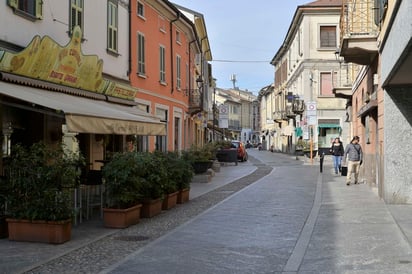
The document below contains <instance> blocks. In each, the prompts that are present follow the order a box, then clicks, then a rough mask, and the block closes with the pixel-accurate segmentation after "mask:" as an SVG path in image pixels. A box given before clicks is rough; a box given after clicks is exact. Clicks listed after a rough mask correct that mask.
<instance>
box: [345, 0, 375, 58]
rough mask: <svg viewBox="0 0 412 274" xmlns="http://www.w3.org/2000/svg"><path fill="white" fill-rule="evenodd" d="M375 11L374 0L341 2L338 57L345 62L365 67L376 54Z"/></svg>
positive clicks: (347, 0)
mask: <svg viewBox="0 0 412 274" xmlns="http://www.w3.org/2000/svg"><path fill="white" fill-rule="evenodd" d="M376 9H379V7H375V0H343V3H342V14H341V18H340V27H341V48H340V55H341V56H343V57H344V58H345V61H347V62H353V63H357V64H362V65H367V64H369V63H370V62H371V59H372V57H373V55H374V54H376V53H377V50H378V49H377V45H376V39H377V36H378V31H379V28H378V26H377V25H376V23H375V16H377V15H376V14H377V12H376Z"/></svg>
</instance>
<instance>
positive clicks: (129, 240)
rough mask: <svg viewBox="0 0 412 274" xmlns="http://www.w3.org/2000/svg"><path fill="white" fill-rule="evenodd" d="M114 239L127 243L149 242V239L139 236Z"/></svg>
mask: <svg viewBox="0 0 412 274" xmlns="http://www.w3.org/2000/svg"><path fill="white" fill-rule="evenodd" d="M114 239H115V240H119V241H126V242H141V241H146V240H148V239H149V237H147V236H139V235H124V236H117V237H115V238H114Z"/></svg>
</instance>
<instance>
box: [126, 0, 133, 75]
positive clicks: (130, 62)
mask: <svg viewBox="0 0 412 274" xmlns="http://www.w3.org/2000/svg"><path fill="white" fill-rule="evenodd" d="M128 11H129V43H128V44H129V45H128V47H129V68H128V70H127V76H129V81H130V73H131V72H132V45H131V44H132V8H131V4H130V2H129V5H128Z"/></svg>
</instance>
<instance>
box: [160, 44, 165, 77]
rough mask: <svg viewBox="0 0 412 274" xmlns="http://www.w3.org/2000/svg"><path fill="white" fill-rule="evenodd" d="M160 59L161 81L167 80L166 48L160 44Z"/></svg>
mask: <svg viewBox="0 0 412 274" xmlns="http://www.w3.org/2000/svg"><path fill="white" fill-rule="evenodd" d="M159 49H160V52H159V59H160V64H159V65H160V83H165V82H166V49H165V47H163V46H160V48H159Z"/></svg>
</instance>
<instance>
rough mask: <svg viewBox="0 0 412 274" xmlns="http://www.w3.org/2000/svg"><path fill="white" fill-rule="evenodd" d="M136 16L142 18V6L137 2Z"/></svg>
mask: <svg viewBox="0 0 412 274" xmlns="http://www.w3.org/2000/svg"><path fill="white" fill-rule="evenodd" d="M137 15H138V16H140V17H143V18H144V6H143V4H142V3H141V2H139V1H137Z"/></svg>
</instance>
